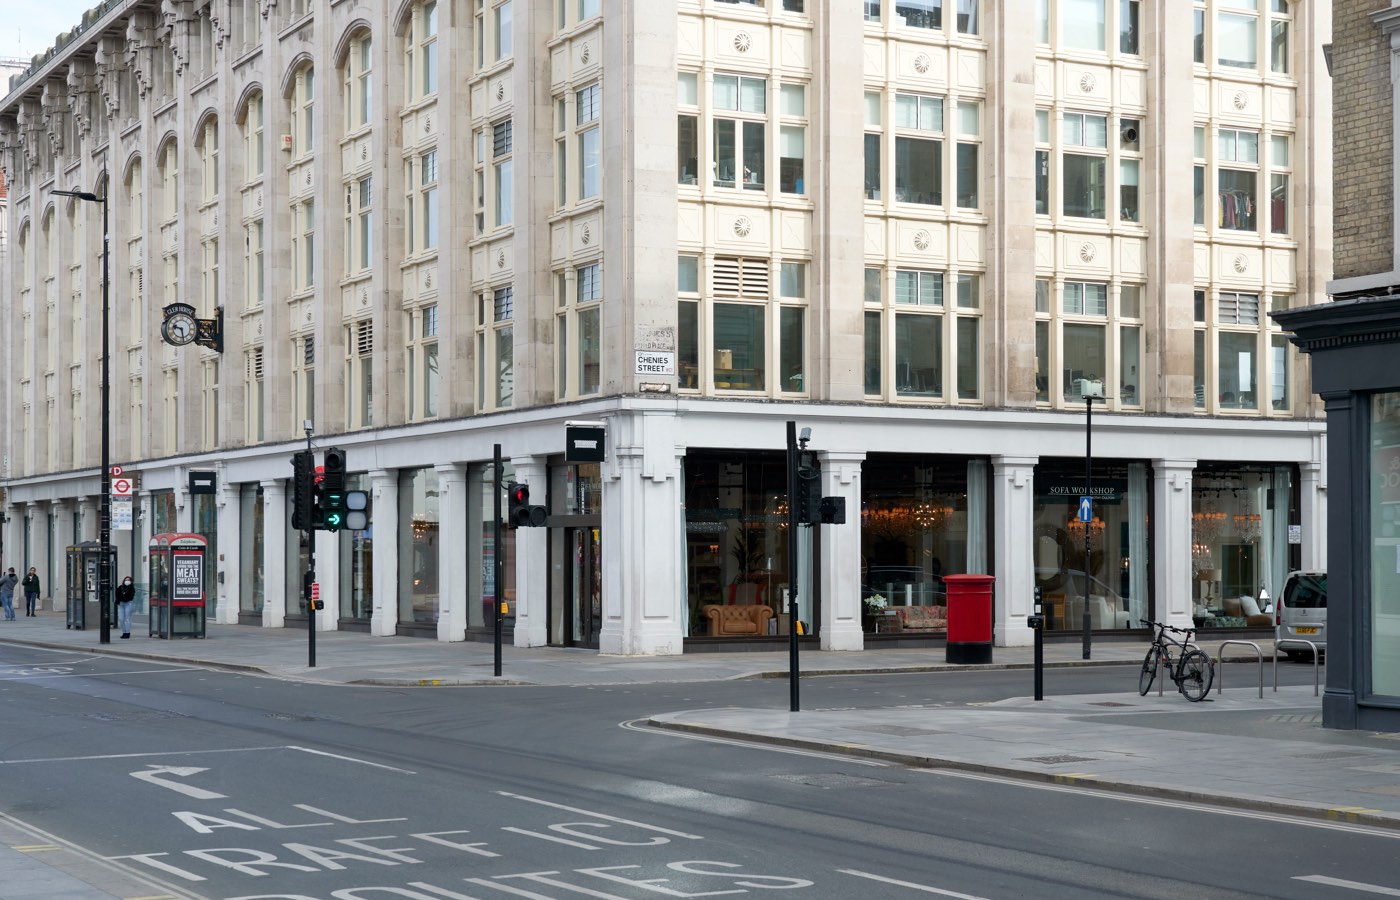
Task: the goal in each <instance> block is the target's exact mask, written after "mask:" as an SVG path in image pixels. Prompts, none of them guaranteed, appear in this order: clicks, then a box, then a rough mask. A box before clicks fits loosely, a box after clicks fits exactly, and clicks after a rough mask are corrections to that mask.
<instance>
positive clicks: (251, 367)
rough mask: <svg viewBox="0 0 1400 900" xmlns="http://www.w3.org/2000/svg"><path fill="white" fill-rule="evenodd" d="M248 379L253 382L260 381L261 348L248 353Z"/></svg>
mask: <svg viewBox="0 0 1400 900" xmlns="http://www.w3.org/2000/svg"><path fill="white" fill-rule="evenodd" d="M248 377H249V378H250V379H252V380H253V381H262V377H263V348H261V347H258V348H256V349H254V350H250V351H249V352H248Z"/></svg>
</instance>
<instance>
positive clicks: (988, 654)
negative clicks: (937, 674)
mask: <svg viewBox="0 0 1400 900" xmlns="http://www.w3.org/2000/svg"><path fill="white" fill-rule="evenodd" d="M995 581H996V578H994V577H993V576H991V575H944V576H943V583H944V585H945V586H946V587H947V591H948V651H947V654H948V655H947V660H948V662H950V663H963V664H984V663H990V662H991V661H992V584H993V583H994V582H995Z"/></svg>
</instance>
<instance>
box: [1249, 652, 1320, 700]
mask: <svg viewBox="0 0 1400 900" xmlns="http://www.w3.org/2000/svg"><path fill="white" fill-rule="evenodd" d="M1280 644H1307V645H1308V646H1309V647H1310V648H1312V655H1313V696H1314V697H1316V696H1317V695H1318V694H1317V686H1318V669H1317V644H1315V643H1313V642H1312V641H1305V640H1303V639H1302V638H1284V639H1282V640H1276V641H1274V693H1276V694H1277V693H1278V648H1279V645H1280ZM1260 683H1261V684H1262V681H1261V682H1260ZM1260 696H1263V695H1262V694H1261V695H1260Z"/></svg>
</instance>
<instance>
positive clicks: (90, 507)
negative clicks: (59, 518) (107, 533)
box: [77, 497, 98, 541]
mask: <svg viewBox="0 0 1400 900" xmlns="http://www.w3.org/2000/svg"><path fill="white" fill-rule="evenodd" d="M77 505H78V514H79V516H80V517H81V518H80V519H79V522H80V525H79V529H80V530H79V532H78V533H79V534H81V535H82V536H83V540H85V541H95V540H97V515H98V500H97V498H96V497H84V498H83V499H81V500H79V501H77Z"/></svg>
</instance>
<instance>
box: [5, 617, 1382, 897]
mask: <svg viewBox="0 0 1400 900" xmlns="http://www.w3.org/2000/svg"><path fill="white" fill-rule="evenodd" d="M6 643H9V644H23V645H28V646H35V647H45V648H49V649H53V650H58V651H69V652H83V653H101V654H109V655H112V656H119V657H126V658H132V659H144V660H150V661H161V662H167V663H177V664H185V665H192V666H203V667H209V668H215V669H224V670H231V671H240V672H247V673H251V674H256V675H262V676H266V677H273V678H282V679H294V680H296V681H300V682H316V683H321V684H327V685H371V686H373V685H383V686H396V687H414V686H421V687H451V686H463V687H468V686H475V687H482V686H492V685H495V686H514V687H519V686H529V685H535V686H597V685H628V684H649V683H684V682H704V681H718V680H742V679H747V678H786V677H787V675H788V656H787V652H786V645H782V646H781V647H777V646H775V648H774V650H773V651H771V652H765V651H755V652H736V653H705V652H694V653H687V654H682V655H680V656H671V657H649V658H641V659H639V658H635V657H633V658H629V657H616V656H604V655H602V654H599V653H598V652H597V651H594V650H581V649H572V648H561V647H538V648H528V649H521V648H516V647H513V646H507V647H504V648H503V651H502V674H501V676H500V677H497V676H496V675H495V674H494V647H493V646H492V645H491V644H489V643H475V642H464V643H452V644H448V643H442V642H439V641H435V640H429V639H424V638H410V637H371V636H369V635H367V634H361V633H354V632H343V631H335V632H319V633H317V635H316V663H317V664H316V666H315V667H311V666H308V665H307V663H308V662H309V647H308V638H307V633H306V632H305V631H304V630H295V629H263V628H256V627H249V626H240V625H210V626H209V628H208V637H207V638H205V639H202V640H199V639H181V640H169V641H166V640H161V639H158V638H150V637H147V636H146V623H145V619H144V618H143V617H139V616H138V617H137V620H136V625H135V627H134V628H133V631H132V638H131V639H130V640H122V639H120V638H119V637H118V633H117V632H116V631H115V630H114V631H113V634H112V641H111V643H110V644H106V645H103V644H100V643H99V640H98V632H97V630H96V629H88V630H85V631H79V630H70V629H67V628H66V627H65V623H64V618H63V615H62V614H61V613H53V612H41V613H40V614H39V615H38V616H36V617H34V618H26V617H23V616H21V617H20V618H18V619H17V620H16V621H14V622H4V621H0V645H3V644H6ZM1200 643H1201V647H1202V648H1203V649H1205V650H1206V651H1207V652H1208V653H1210V654H1211V655H1212V656H1213V657H1218V655H1219V644H1218V643H1215V642H1211V641H1201V642H1200ZM1261 646H1262V647H1263V649H1264V652H1265V653H1266V654H1267V653H1268V652H1269V651H1270V649H1271V648H1270V645H1269V644H1268V643H1267V642H1263V643H1262V644H1261ZM1146 648H1147V641H1146V639H1145V638H1143V639H1138V640H1109V639H1098V640H1096V641H1095V643H1094V644H1093V648H1092V659H1091V660H1089V661H1085V660H1083V659H1082V658H1081V657H1082V649H1081V645H1080V644H1079V642H1077V641H1076V642H1072V643H1047V644H1046V646H1045V663H1046V665H1047V666H1056V667H1064V666H1084V665H1124V664H1128V665H1132V666H1134V667H1136V665H1137V664H1138V663H1140V662H1141V660H1142V657H1143V655H1144V654H1145V653H1146ZM1229 649H1230V653H1229V656H1230V657H1231V658H1232V659H1234V660H1237V661H1238V662H1231V663H1229V664H1227V665H1222V666H1220V667H1219V669H1218V673H1217V680H1216V687H1217V689H1216V690H1212V691H1211V694H1210V696H1209V697H1208V699H1207V700H1206V701H1205V702H1202V703H1190V702H1187V700H1186V699H1185V698H1184V697H1183V696H1181V695H1180V694H1179V693H1177V692H1176V690H1175V686H1174V685H1172V684H1171V683H1170V682H1168V683H1167V684H1166V685H1165V690H1164V691H1163V694H1162V696H1160V697H1159V696H1158V694H1157V690H1156V687H1155V686H1154V689H1153V690H1152V691H1151V692H1150V693H1149V694H1148V695H1147V696H1146V697H1140V696H1139V695H1138V693H1137V690H1136V686H1137V672H1136V668H1134V669H1133V670H1132V671H1131V674H1129V673H1128V672H1126V671H1125V673H1124V676H1123V688H1124V689H1123V690H1122V691H1120V692H1116V693H1111V694H1097V695H1072V696H1052V697H1047V698H1046V699H1045V700H1044V701H1039V702H1037V701H1035V700H1034V699H1032V698H1031V697H1029V696H1023V697H1011V698H1007V699H1004V700H1000V701H996V702H990V703H973V704H962V703H958V704H951V703H950V704H941V705H933V706H929V705H921V706H898V707H889V708H873V709H805V710H803V711H801V712H797V713H793V712H789V711H788V710H786V709H773V708H750V709H745V708H709V709H698V710H681V711H671V712H663V713H658V714H655V715H652V716H651V717H650V718H649V724H650V725H651V726H652V727H654V728H658V729H667V730H671V731H676V732H684V733H691V734H701V735H711V736H722V737H726V738H734V739H741V740H747V741H754V742H759V743H767V744H772V745H777V746H783V747H792V748H802V749H805V750H813V751H819V752H824V753H831V754H840V755H847V756H853V757H861V758H868V759H876V760H883V761H886V762H889V763H892V764H897V765H906V766H916V767H922V768H931V769H938V770H951V771H959V772H968V773H981V774H984V775H988V776H995V777H1005V778H1014V779H1021V780H1027V781H1032V782H1041V783H1050V784H1058V785H1067V786H1073V787H1074V788H1092V789H1100V790H1106V791H1113V792H1120V793H1129V794H1136V795H1140V796H1146V797H1155V798H1159V799H1162V800H1167V801H1178V802H1183V803H1202V804H1209V805H1212V806H1225V807H1230V808H1235V809H1245V810H1255V811H1262V812H1268V813H1279V814H1286V815H1293V816H1302V817H1306V818H1313V819H1321V820H1331V821H1335V822H1345V823H1352V824H1357V825H1368V826H1375V827H1379V828H1384V829H1397V830H1400V734H1394V735H1385V734H1377V733H1374V732H1346V731H1331V730H1324V729H1323V728H1322V727H1321V719H1322V715H1321V709H1322V708H1321V699H1320V698H1319V697H1317V696H1314V693H1313V686H1312V684H1311V683H1309V684H1306V685H1302V686H1297V685H1295V686H1284V687H1280V688H1279V689H1278V690H1277V691H1274V690H1271V687H1270V684H1271V682H1270V677H1271V676H1270V669H1269V666H1268V665H1267V664H1265V665H1264V666H1263V668H1262V670H1261V669H1260V668H1259V666H1258V663H1256V662H1255V661H1254V656H1253V652H1252V651H1251V650H1248V649H1247V648H1240V647H1232V648H1229ZM1245 657H1248V659H1247V661H1245V660H1244V658H1245ZM1032 659H1033V657H1032V650H1031V648H1030V647H997V648H995V650H994V662H993V663H992V664H991V665H989V666H960V665H949V664H947V663H946V662H944V652H943V649H942V648H941V647H901V648H891V649H879V648H877V649H871V650H863V651H858V652H822V651H818V650H815V649H812V650H808V649H806V648H805V647H804V649H803V650H802V653H801V658H800V668H801V671H802V674H803V676H804V677H819V676H823V675H857V674H859V675H870V676H877V677H884V678H897V677H899V676H900V675H901V674H908V673H914V672H931V671H945V672H948V673H949V674H950V677H956V672H958V671H966V670H976V669H987V668H1027V669H1029V668H1030V667H1031V666H1032ZM1265 659H1266V660H1267V659H1268V656H1267V655H1266V657H1265ZM3 662H4V657H3V651H0V665H3ZM1279 666H1280V668H1283V667H1285V666H1287V667H1289V668H1290V669H1292V670H1293V674H1294V676H1295V677H1294V678H1293V679H1292V680H1296V673H1297V671H1298V670H1299V666H1298V665H1297V664H1294V663H1288V662H1282V661H1281V662H1280V663H1279ZM1310 669H1311V667H1307V669H1303V672H1304V674H1310V672H1309V670H1310ZM1222 679H1223V680H1224V682H1225V687H1226V690H1225V691H1224V692H1223V693H1222V692H1220V691H1219V690H1218V688H1219V686H1220V684H1221V681H1222ZM1261 679H1262V684H1263V696H1262V697H1260V696H1259V685H1260V683H1261ZM1324 680H1325V678H1324ZM1309 681H1310V679H1309ZM1026 689H1027V694H1029V693H1030V689H1031V677H1030V675H1029V673H1028V674H1027V678H1026ZM5 824H6V820H5V817H4V816H3V814H0V883H3V884H4V885H5V886H6V888H7V889H11V890H14V889H18V887H19V886H21V885H23V884H24V883H25V882H24V879H25V878H26V877H32V878H33V879H36V880H35V881H34V882H33V886H34V888H35V890H34V892H32V893H31V892H20V893H14V894H11V893H9V892H8V890H0V897H5V896H23V897H26V898H30V897H35V898H37V897H46V896H50V895H51V896H55V897H59V896H62V897H64V898H72V900H80V898H82V900H87V898H94V900H95V898H106V897H110V896H113V895H111V894H108V893H105V892H96V893H82V892H74V890H73V886H72V885H64V889H63V890H60V891H57V892H54V893H52V894H49V893H44V892H43V891H41V890H39V888H40V887H41V886H43V885H47V884H48V882H47V881H43V882H42V885H41V880H44V879H49V878H51V877H53V875H54V873H53V872H52V871H51V870H50V867H49V866H47V865H45V864H44V862H42V860H41V859H40V858H39V856H41V855H42V854H39V855H38V856H36V855H35V854H34V853H32V852H29V850H27V849H26V848H27V847H29V846H30V844H15V843H14V839H11V838H10V835H9V834H8V833H7V832H6V831H5V830H4V827H3V826H5ZM31 844H32V845H33V846H40V847H42V846H44V843H43V842H38V843H34V842H32V841H31ZM58 874H61V873H58ZM16 879H20V880H19V881H18V882H17V881H16ZM97 883H101V882H100V881H99V882H97ZM128 896H129V895H128Z"/></svg>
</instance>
